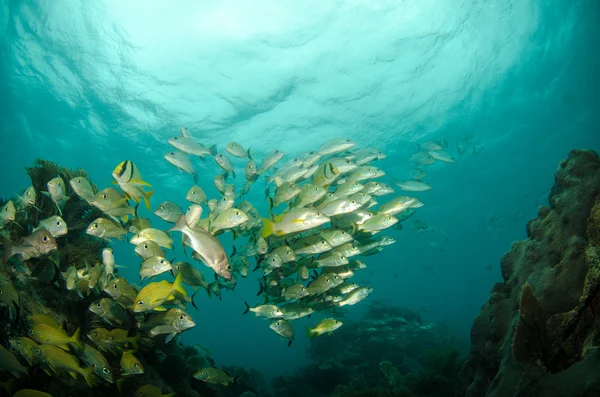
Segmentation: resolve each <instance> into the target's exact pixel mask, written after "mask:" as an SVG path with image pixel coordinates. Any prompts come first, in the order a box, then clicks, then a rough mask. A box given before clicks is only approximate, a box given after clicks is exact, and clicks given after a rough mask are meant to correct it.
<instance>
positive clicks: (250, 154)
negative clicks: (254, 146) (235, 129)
mask: <svg viewBox="0 0 600 397" xmlns="http://www.w3.org/2000/svg"><path fill="white" fill-rule="evenodd" d="M247 152H248V158H249V159H250V160H254V159H253V158H252V153H250V148H248V150H247Z"/></svg>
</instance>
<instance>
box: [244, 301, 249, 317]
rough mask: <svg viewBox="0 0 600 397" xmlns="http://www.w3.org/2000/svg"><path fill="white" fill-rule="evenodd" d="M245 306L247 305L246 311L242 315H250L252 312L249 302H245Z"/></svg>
mask: <svg viewBox="0 0 600 397" xmlns="http://www.w3.org/2000/svg"><path fill="white" fill-rule="evenodd" d="M244 305H246V310H244V312H243V313H242V315H244V314H246V313H248V312H249V311H250V305H249V304H248V302H246V301H244Z"/></svg>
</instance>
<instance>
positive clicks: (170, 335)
mask: <svg viewBox="0 0 600 397" xmlns="http://www.w3.org/2000/svg"><path fill="white" fill-rule="evenodd" d="M175 336H177V334H176V333H173V334H168V335H167V337H166V338H165V344H167V343H169V342H170V341H171V339H173V338H174V337H175Z"/></svg>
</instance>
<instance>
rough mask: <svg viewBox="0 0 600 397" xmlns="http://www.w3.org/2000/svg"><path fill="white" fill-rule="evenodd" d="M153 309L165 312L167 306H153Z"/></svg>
mask: <svg viewBox="0 0 600 397" xmlns="http://www.w3.org/2000/svg"><path fill="white" fill-rule="evenodd" d="M154 311H157V312H166V311H167V308H166V307H164V306H157V307H155V308H154Z"/></svg>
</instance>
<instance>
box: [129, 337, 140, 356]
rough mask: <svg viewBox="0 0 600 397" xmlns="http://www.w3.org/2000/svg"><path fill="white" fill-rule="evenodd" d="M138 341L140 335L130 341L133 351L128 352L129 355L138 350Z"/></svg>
mask: <svg viewBox="0 0 600 397" xmlns="http://www.w3.org/2000/svg"><path fill="white" fill-rule="evenodd" d="M139 341H140V334H137V335H136V336H134V337H133V338H132V339H131V345H132V346H133V348H134V350H128V351H129V352H130V353H132V354H133V353H135V352H136V351H137V350H138V342H139Z"/></svg>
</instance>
